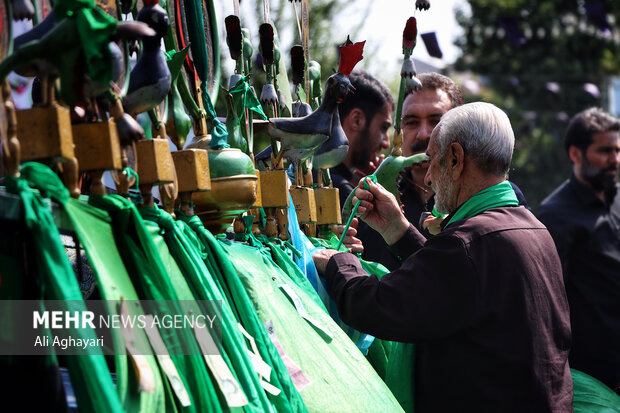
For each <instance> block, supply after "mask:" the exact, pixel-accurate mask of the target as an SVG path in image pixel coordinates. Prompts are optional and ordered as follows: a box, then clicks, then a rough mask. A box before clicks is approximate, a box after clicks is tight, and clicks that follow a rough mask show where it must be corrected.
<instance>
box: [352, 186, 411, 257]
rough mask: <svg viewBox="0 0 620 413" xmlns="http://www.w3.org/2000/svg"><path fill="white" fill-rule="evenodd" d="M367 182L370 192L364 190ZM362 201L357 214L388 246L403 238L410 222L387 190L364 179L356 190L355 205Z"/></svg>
mask: <svg viewBox="0 0 620 413" xmlns="http://www.w3.org/2000/svg"><path fill="white" fill-rule="evenodd" d="M364 181H366V182H367V183H368V187H369V188H370V191H367V190H365V189H363V186H364V185H363V183H364ZM358 199H361V200H362V203H361V204H360V206H359V209H358V210H357V214H358V216H359V217H360V218H362V219H363V220H364V222H366V223H367V224H368V225H370V227H371V228H373V229H374V230H375V231H377V232H378V233H380V234H381V236H382V237H383V239H384V240H385V242H387V244H388V245H392V244H394V243H395V242H396V241H398V240H399V239H401V238H402V236H403V235H404V234H405V232H407V229H408V228H409V221H407V218H405V216H404V215H403V213H402V211H401V209H400V206H399V205H398V201H396V198H395V197H394V195H392V194H391V193H390V192H389V191H388V190H387V189H385V188H384V187H383V186H381V185H380V184H376V183H374V182H372V181H371V180H370V179H368V178H364V180H362V181H361V182H360V187H359V188H357V189H356V190H355V196H354V197H353V204H355V203H357V200H358Z"/></svg>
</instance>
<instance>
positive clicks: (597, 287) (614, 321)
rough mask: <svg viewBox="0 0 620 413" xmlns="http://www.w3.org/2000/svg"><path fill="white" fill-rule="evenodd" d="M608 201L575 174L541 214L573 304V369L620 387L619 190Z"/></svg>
mask: <svg viewBox="0 0 620 413" xmlns="http://www.w3.org/2000/svg"><path fill="white" fill-rule="evenodd" d="M618 188H619V186H618V185H616V191H615V193H612V194H611V197H610V198H609V199H611V200H612V202H610V203H605V202H603V201H601V200H600V199H599V198H597V197H596V196H595V195H594V193H593V192H592V191H591V190H590V189H588V188H587V187H586V186H585V185H583V184H582V183H580V182H579V181H578V180H577V179H576V178H575V177H574V176H571V178H570V179H569V180H567V181H566V182H564V183H563V184H562V185H561V186H560V187H559V188H557V189H556V190H555V191H554V192H553V193H552V194H551V195H549V197H547V199H545V200H544V201H543V203H542V204H541V207H540V211H539V213H538V217H539V219H540V220H541V221H542V222H543V223H544V224H545V225H546V226H547V228H548V229H549V232H550V233H551V236H552V237H553V239H554V241H555V245H556V247H557V250H558V253H559V256H560V260H561V261H562V269H563V272H564V280H565V284H566V292H567V296H568V301H569V305H570V315H571V325H572V331H573V345H572V349H571V353H570V359H569V360H570V364H571V367H573V368H576V369H578V370H581V371H583V372H585V373H587V374H589V375H591V376H594V377H596V378H597V379H599V380H601V381H603V382H604V383H606V384H607V385H608V386H610V387H612V388H617V386H618V385H620V193H619V191H618Z"/></svg>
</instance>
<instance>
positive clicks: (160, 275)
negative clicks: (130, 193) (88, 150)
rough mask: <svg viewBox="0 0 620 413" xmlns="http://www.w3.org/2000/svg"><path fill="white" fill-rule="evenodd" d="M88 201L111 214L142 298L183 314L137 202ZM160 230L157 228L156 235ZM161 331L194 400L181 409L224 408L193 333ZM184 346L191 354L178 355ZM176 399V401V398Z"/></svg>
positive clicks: (93, 198)
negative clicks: (136, 204)
mask: <svg viewBox="0 0 620 413" xmlns="http://www.w3.org/2000/svg"><path fill="white" fill-rule="evenodd" d="M89 203H90V204H91V205H94V206H96V207H98V208H101V209H103V210H105V211H107V212H108V213H109V214H110V217H111V218H112V227H113V230H114V237H115V240H116V244H117V247H118V250H119V252H120V253H121V256H122V258H123V262H124V263H125V266H126V268H127V270H128V272H129V275H130V276H131V278H132V281H133V283H134V287H135V288H136V291H137V292H138V296H139V298H140V299H142V300H157V301H161V303H160V306H161V308H160V311H161V312H162V313H163V314H183V312H182V310H181V308H180V306H179V305H178V304H177V305H175V301H178V300H179V297H178V294H177V292H176V290H175V287H174V285H173V282H172V280H171V278H172V277H173V276H174V275H175V274H170V273H169V272H168V271H167V270H166V267H165V266H164V263H163V262H162V259H161V257H160V251H159V250H158V248H157V246H156V244H155V242H154V240H153V234H152V233H151V232H150V231H149V229H147V227H146V224H145V222H144V220H143V219H142V217H141V216H140V213H139V212H138V210H137V209H136V207H135V205H134V204H133V203H132V202H131V201H130V200H127V199H125V198H123V197H121V196H119V195H109V196H91V197H90V198H89ZM157 232H158V229H157V228H156V229H155V231H154V235H156V234H157ZM163 300H168V301H163ZM169 306H171V307H169ZM160 333H161V336H162V339H163V341H164V343H165V345H166V347H167V348H168V351H169V352H170V358H171V359H172V361H173V363H174V365H175V366H176V368H177V370H178V372H179V376H180V379H181V381H182V382H183V385H184V386H185V388H186V389H187V391H188V393H189V396H190V400H191V403H192V404H191V406H186V407H184V406H181V404H180V403H178V404H177V406H176V407H177V408H178V410H179V411H181V412H192V413H193V412H202V411H209V412H221V411H222V408H221V405H220V401H219V400H218V395H217V393H216V391H215V388H214V385H213V381H212V379H211V377H210V376H209V373H208V371H207V368H206V365H205V362H204V360H203V358H202V356H200V354H201V352H200V349H199V348H198V343H197V342H196V340H195V338H194V336H193V333H192V332H190V331H187V330H186V329H176V330H175V331H174V332H171V330H169V329H161V330H160ZM182 348H189V349H190V350H191V351H192V355H178V354H180V353H182V351H181V350H180V349H182ZM171 397H175V396H171ZM173 400H175V402H176V398H174V399H173Z"/></svg>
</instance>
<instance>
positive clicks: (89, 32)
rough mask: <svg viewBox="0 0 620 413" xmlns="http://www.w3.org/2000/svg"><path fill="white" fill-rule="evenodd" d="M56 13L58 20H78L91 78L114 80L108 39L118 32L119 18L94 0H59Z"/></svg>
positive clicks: (55, 8)
mask: <svg viewBox="0 0 620 413" xmlns="http://www.w3.org/2000/svg"><path fill="white" fill-rule="evenodd" d="M54 15H55V17H56V20H57V21H61V20H64V19H67V18H74V19H76V24H77V29H78V33H79V35H80V36H79V37H80V43H81V45H82V52H83V53H84V56H85V57H86V67H87V69H88V75H89V77H90V78H91V79H92V80H93V81H96V82H99V83H102V84H107V83H109V82H110V80H112V57H111V55H110V51H109V50H108V41H109V39H110V37H111V36H112V35H113V34H114V33H115V32H116V25H117V21H116V20H115V19H114V18H113V17H112V16H109V15H107V14H106V13H105V12H104V11H103V10H101V9H99V8H98V7H96V6H95V2H94V1H93V0H59V1H58V2H57V3H56V5H55V7H54Z"/></svg>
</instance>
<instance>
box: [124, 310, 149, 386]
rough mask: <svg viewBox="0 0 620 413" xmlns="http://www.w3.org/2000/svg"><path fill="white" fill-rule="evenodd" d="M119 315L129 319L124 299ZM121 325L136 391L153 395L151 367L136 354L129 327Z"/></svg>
mask: <svg viewBox="0 0 620 413" xmlns="http://www.w3.org/2000/svg"><path fill="white" fill-rule="evenodd" d="M120 314H121V317H127V318H128V317H129V310H128V308H127V302H126V301H125V299H124V298H121V308H120ZM121 324H122V325H121V331H122V333H123V341H124V342H125V348H126V349H127V353H129V358H130V359H131V364H132V366H133V368H134V371H135V372H136V378H137V380H138V391H139V392H144V393H154V392H155V376H154V375H153V370H152V369H151V366H150V365H149V363H148V361H147V359H146V357H145V356H144V355H142V354H138V353H139V352H138V351H137V350H136V346H135V340H136V339H135V336H134V334H133V330H132V329H131V327H130V326H129V325H128V324H126V323H121Z"/></svg>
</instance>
